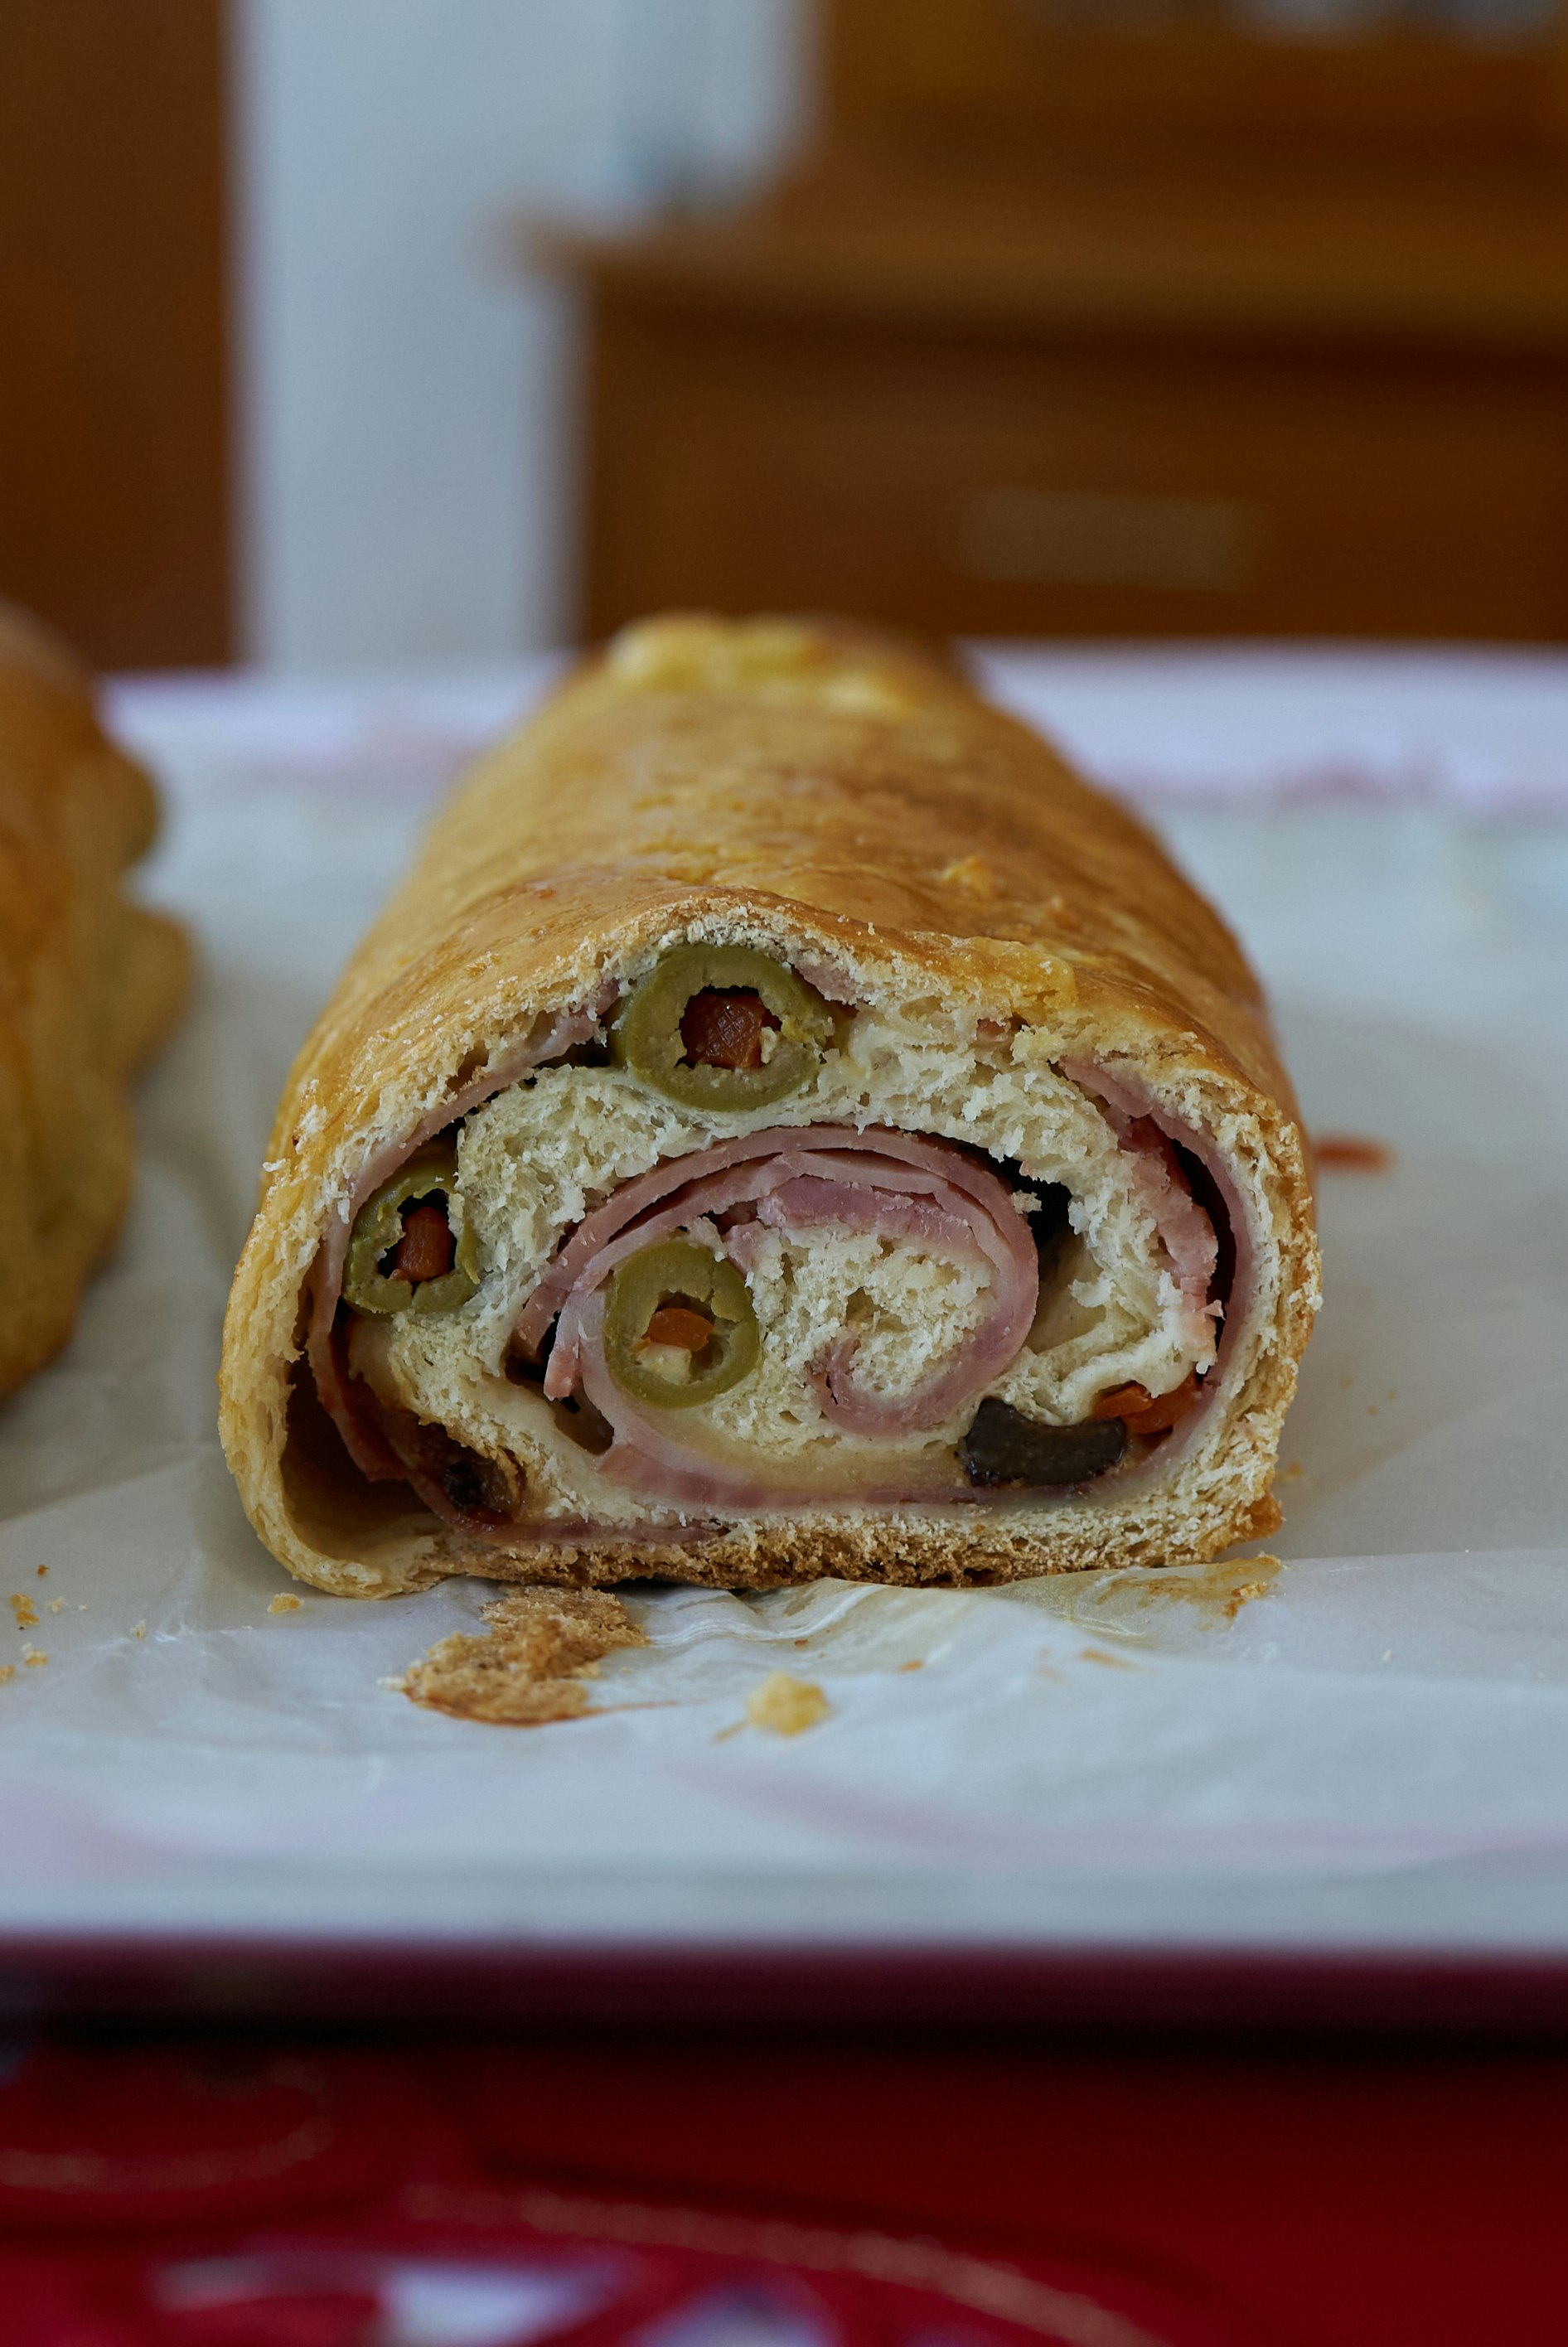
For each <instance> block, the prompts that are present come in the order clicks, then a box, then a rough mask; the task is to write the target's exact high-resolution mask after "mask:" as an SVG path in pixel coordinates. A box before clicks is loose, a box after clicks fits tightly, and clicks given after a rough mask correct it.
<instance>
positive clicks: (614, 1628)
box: [296, 1588, 648, 1727]
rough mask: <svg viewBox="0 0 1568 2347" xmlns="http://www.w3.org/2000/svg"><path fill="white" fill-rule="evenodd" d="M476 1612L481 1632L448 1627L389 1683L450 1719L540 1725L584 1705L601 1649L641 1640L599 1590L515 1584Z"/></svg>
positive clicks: (616, 1602) (617, 1604)
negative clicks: (485, 1631) (449, 1631)
mask: <svg viewBox="0 0 1568 2347" xmlns="http://www.w3.org/2000/svg"><path fill="white" fill-rule="evenodd" d="M297 1602H298V1601H297V1600H296V1603H297ZM479 1613H480V1615H481V1618H482V1619H483V1620H485V1621H486V1622H487V1623H489V1624H490V1625H491V1626H490V1631H489V1635H487V1636H479V1637H475V1636H471V1635H466V1633H464V1632H461V1631H458V1632H455V1633H454V1634H453V1635H452V1636H451V1637H449V1638H442V1639H440V1640H439V1641H438V1642H437V1644H436V1645H434V1646H432V1647H431V1649H430V1652H429V1653H428V1654H427V1655H425V1658H424V1660H423V1661H422V1662H417V1663H415V1665H413V1667H412V1668H411V1669H410V1670H408V1671H405V1674H404V1676H403V1677H402V1678H401V1679H394V1680H392V1681H391V1685H392V1686H395V1687H396V1688H397V1689H398V1691H399V1692H400V1693H401V1694H403V1695H405V1696H407V1697H408V1699H409V1701H410V1702H411V1703H417V1704H420V1705H422V1706H424V1708H425V1710H427V1711H444V1712H446V1714H447V1716H448V1717H450V1718H453V1719H478V1720H489V1721H492V1722H494V1723H495V1724H496V1725H497V1726H500V1727H547V1726H548V1724H549V1723H550V1722H551V1721H552V1720H558V1719H580V1718H581V1717H582V1716H583V1714H584V1713H585V1712H586V1711H588V1710H589V1708H590V1706H589V1691H588V1688H587V1687H586V1686H585V1685H584V1684H583V1682H584V1680H585V1679H588V1678H590V1677H592V1676H593V1675H594V1674H595V1672H596V1671H597V1670H598V1667H599V1665H600V1663H601V1662H602V1661H603V1659H604V1657H605V1655H610V1654H613V1653H615V1652H616V1650H617V1649H618V1648H620V1647H623V1646H645V1645H647V1644H648V1641H647V1639H646V1638H645V1637H644V1635H643V1634H642V1632H641V1630H640V1629H639V1628H638V1626H637V1624H636V1623H635V1622H633V1620H632V1619H631V1616H630V1614H628V1612H627V1610H626V1608H625V1606H624V1605H623V1604H622V1603H621V1601H620V1598H619V1597H612V1596H610V1594H609V1593H608V1591H605V1590H601V1589H532V1588H526V1589H514V1590H509V1591H508V1592H507V1594H506V1596H504V1597H497V1598H495V1599H493V1600H492V1601H491V1603H490V1604H488V1605H481V1606H480V1608H479Z"/></svg>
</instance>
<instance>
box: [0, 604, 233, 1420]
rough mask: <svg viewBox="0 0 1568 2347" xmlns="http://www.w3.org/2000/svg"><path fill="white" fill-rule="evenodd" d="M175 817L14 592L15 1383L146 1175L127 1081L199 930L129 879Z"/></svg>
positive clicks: (9, 1378)
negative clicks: (138, 899)
mask: <svg viewBox="0 0 1568 2347" xmlns="http://www.w3.org/2000/svg"><path fill="white" fill-rule="evenodd" d="M156 823H157V803H156V800H155V798H154V796H153V791H152V785H151V784H150V783H149V781H148V779H147V776H146V775H145V774H143V773H142V772H141V770H140V768H139V767H138V766H136V765H134V764H132V763H131V761H130V760H129V759H128V758H126V757H124V756H122V755H121V753H119V752H118V750H116V749H114V748H113V747H112V746H111V744H110V743H108V741H107V740H106V738H105V736H104V734H103V733H102V732H101V731H100V729H99V727H98V723H97V718H96V717H95V715H94V713H93V702H92V693H91V689H90V686H89V683H88V681H87V677H86V676H85V674H84V673H83V671H81V670H80V669H79V668H78V667H77V663H76V662H75V661H74V660H73V659H72V658H71V656H70V654H69V653H68V652H67V651H65V650H64V648H63V647H62V646H60V645H59V644H57V643H56V641H54V640H53V639H52V638H51V637H49V636H48V635H46V633H45V632H44V630H42V629H39V628H37V627H36V626H34V624H33V623H32V622H31V621H29V620H25V619H23V618H22V616H21V615H20V614H19V613H17V612H15V611H11V610H6V609H5V607H3V606H0V1197H4V1199H5V1218H6V1233H7V1238H8V1240H9V1242H10V1244H9V1246H8V1250H7V1258H6V1266H5V1284H4V1287H3V1288H0V1395H5V1394H7V1393H10V1392H12V1391H14V1390H15V1388H16V1387H17V1386H19V1385H20V1384H21V1383H22V1382H23V1380H24V1379H25V1378H28V1377H30V1376H31V1375H32V1374H33V1372H34V1370H35V1369H37V1368H41V1367H42V1366H43V1364H44V1363H45V1362H46V1360H48V1359H49V1358H50V1357H51V1355H52V1354H54V1353H56V1351H57V1350H58V1349H59V1348H60V1347H61V1346H62V1345H63V1344H64V1343H65V1341H66V1339H67V1337H68V1336H69V1335H70V1333H71V1328H72V1326H73V1324H74V1322H75V1320H76V1316H77V1304H78V1302H79V1300H80V1296H81V1291H82V1286H83V1284H84V1282H85V1281H86V1279H87V1276H88V1274H89V1273H90V1272H91V1271H92V1269H93V1267H94V1266H95V1265H96V1264H97V1262H98V1261H99V1260H100V1259H101V1257H102V1256H103V1255H104V1254H105V1253H106V1252H107V1251H108V1248H109V1247H110V1246H111V1245H113V1242H114V1239H115V1235H116V1234H117V1232H118V1229H119V1225H120V1222H121V1219H122V1217H123V1215H124V1213H125V1207H126V1202H127V1199H128V1195H129V1191H130V1177H131V1155H132V1135H131V1123H130V1111H129V1106H128V1101H127V1097H126V1092H127V1085H128V1081H129V1079H130V1077H131V1075H132V1074H133V1073H134V1071H135V1070H136V1069H137V1068H138V1066H139V1064H140V1063H141V1061H143V1060H144V1059H145V1058H146V1057H147V1056H148V1054H149V1052H150V1051H152V1050H153V1048H154V1047H155V1046H156V1045H157V1044H158V1043H159V1041H160V1040H161V1039H162V1037H163V1036H164V1035H165V1034H166V1033H167V1032H168V1030H169V1027H170V1026H171V1025H172V1024H173V1022H174V1020H175V1018H176V1017H177V1015H178V1013H179V1006H180V1003H181V1001H182V1000H183V998H184V994H185V989H186V985H187V979H188V960H189V957H188V952H187V948H186V941H185V938H184V934H183V932H182V931H181V930H180V929H179V928H178V927H177V926H176V924H175V923H174V922H172V921H169V920H167V919H165V918H164V917H162V916H161V915H159V914H156V913H150V912H147V911H145V910H143V909H142V908H141V907H138V906H135V905H132V904H130V903H129V902H128V900H127V899H126V897H124V895H123V894H122V892H121V888H120V878H121V875H122V874H123V872H124V871H125V868H126V866H128V865H129V864H132V863H134V862H135V860H136V858H137V857H138V856H140V855H142V854H143V852H144V851H145V850H146V848H147V846H149V842H150V841H151V838H152V835H153V831H154V828H155V825H156Z"/></svg>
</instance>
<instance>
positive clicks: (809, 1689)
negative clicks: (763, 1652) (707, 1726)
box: [746, 1671, 833, 1736]
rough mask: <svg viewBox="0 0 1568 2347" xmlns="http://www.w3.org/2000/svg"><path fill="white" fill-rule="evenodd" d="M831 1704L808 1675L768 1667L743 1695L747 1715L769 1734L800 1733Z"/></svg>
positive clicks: (818, 1720)
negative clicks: (759, 1680) (803, 1676)
mask: <svg viewBox="0 0 1568 2347" xmlns="http://www.w3.org/2000/svg"><path fill="white" fill-rule="evenodd" d="M832 1708H833V1706H832V1705H831V1704H830V1703H829V1702H828V1700H827V1697H826V1696H825V1695H824V1693H823V1691H822V1689H821V1688H820V1687H819V1686H816V1685H815V1682H814V1681H812V1680H811V1679H797V1678H792V1677H791V1676H790V1674H789V1673H788V1671H770V1672H769V1674H768V1676H767V1677H766V1678H765V1679H763V1680H762V1681H761V1682H760V1683H759V1684H758V1685H757V1686H754V1687H753V1689H752V1691H751V1693H750V1695H749V1696H747V1697H746V1719H747V1722H748V1724H749V1725H750V1726H751V1727H760V1728H764V1729H765V1730H766V1732H767V1733H768V1734H769V1735H770V1736H802V1735H804V1732H805V1730H806V1729H807V1728H808V1727H816V1726H817V1725H818V1723H819V1722H820V1721H822V1720H825V1718H826V1717H828V1714H829V1713H830V1712H831V1710H832Z"/></svg>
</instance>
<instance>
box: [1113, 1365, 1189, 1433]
mask: <svg viewBox="0 0 1568 2347" xmlns="http://www.w3.org/2000/svg"><path fill="white" fill-rule="evenodd" d="M1201 1390H1202V1388H1201V1386H1200V1382H1199V1378H1198V1373H1197V1371H1196V1370H1195V1369H1189V1370H1188V1371H1187V1374H1186V1376H1185V1377H1184V1378H1183V1379H1182V1382H1181V1384H1180V1385H1179V1386H1173V1388H1172V1389H1171V1391H1170V1392H1169V1393H1163V1394H1158V1395H1154V1394H1151V1393H1150V1391H1149V1389H1148V1388H1147V1387H1146V1386H1140V1385H1127V1386H1113V1387H1112V1389H1111V1391H1110V1392H1109V1393H1102V1395H1101V1397H1100V1399H1099V1400H1098V1401H1097V1402H1096V1403H1095V1405H1094V1413H1093V1414H1094V1416H1095V1417H1096V1418H1100V1419H1121V1421H1122V1425H1123V1426H1125V1428H1126V1429H1127V1431H1128V1433H1129V1434H1168V1433H1169V1432H1170V1430H1171V1429H1172V1427H1173V1426H1175V1425H1177V1424H1179V1422H1180V1421H1181V1420H1182V1419H1184V1418H1185V1416H1186V1414H1187V1412H1188V1410H1190V1409H1192V1408H1193V1407H1194V1403H1195V1402H1196V1401H1197V1400H1198V1398H1199V1395H1200V1393H1201Z"/></svg>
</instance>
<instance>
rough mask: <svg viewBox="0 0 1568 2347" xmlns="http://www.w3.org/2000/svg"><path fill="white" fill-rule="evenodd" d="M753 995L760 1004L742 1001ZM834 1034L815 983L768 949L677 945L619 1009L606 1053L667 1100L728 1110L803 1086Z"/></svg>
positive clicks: (753, 1104)
mask: <svg viewBox="0 0 1568 2347" xmlns="http://www.w3.org/2000/svg"><path fill="white" fill-rule="evenodd" d="M747 997H750V998H751V999H752V1000H753V1002H754V1004H755V1005H756V1008H755V1010H751V1009H746V1008H743V1007H742V1006H743V1004H744V1002H745V999H746V998H747ZM832 1033H833V1017H832V1013H831V1012H830V1011H829V1010H828V1007H827V1005H826V1003H825V1001H824V1000H823V999H822V997H821V995H820V994H818V993H817V991H816V989H815V987H810V986H807V984H806V983H805V981H804V979H800V978H797V977H796V976H795V974H794V970H792V969H785V968H784V964H783V962H780V961H775V960H774V958H773V956H772V955H771V954H765V953H760V952H759V951H757V949H756V948H754V947H753V946H676V947H674V948H672V949H671V951H670V952H669V953H666V954H664V955H663V956H662V957H661V959H660V960H659V961H658V962H656V963H655V965H654V967H653V968H652V969H651V970H650V971H649V973H648V975H647V977H646V978H644V979H641V981H640V983H639V984H638V985H637V986H635V987H634V988H633V989H632V990H631V992H630V994H629V995H628V996H627V998H626V1000H625V1001H624V1002H623V1003H622V1004H621V1006H620V1010H618V1011H617V1012H616V1014H615V1018H614V1020H613V1022H612V1024H611V1027H610V1058H611V1060H612V1061H614V1062H615V1064H616V1065H617V1066H618V1067H622V1068H625V1069H626V1070H627V1071H629V1072H630V1074H632V1075H634V1076H635V1077H636V1078H637V1079H638V1081H640V1082H641V1083H644V1084H646V1085H648V1086H649V1088H650V1090H651V1091H653V1092H662V1093H663V1094H664V1096H665V1098H666V1099H667V1100H672V1101H677V1102H680V1104H681V1105H682V1107H683V1108H698V1109H710V1110H712V1109H716V1110H719V1111H720V1112H723V1111H724V1110H736V1109H750V1108H765V1107H767V1106H768V1105H769V1104H770V1103H771V1102H774V1101H780V1100H783V1099H784V1098H785V1096H786V1095H787V1094H788V1093H790V1092H800V1091H801V1090H803V1088H804V1086H805V1085H806V1084H808V1083H809V1082H810V1081H811V1080H812V1078H813V1076H815V1073H816V1071H817V1068H818V1067H819V1065H820V1064H821V1061H822V1050H823V1046H824V1044H825V1042H827V1040H829V1038H830V1037H831V1035H832ZM769 1037H771V1038H772V1040H771V1042H770V1041H769V1040H767V1039H768V1038H769ZM753 1047H754V1050H755V1057H754V1059H753V1057H752V1056H751V1052H752V1050H753ZM704 1055H706V1056H704Z"/></svg>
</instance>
